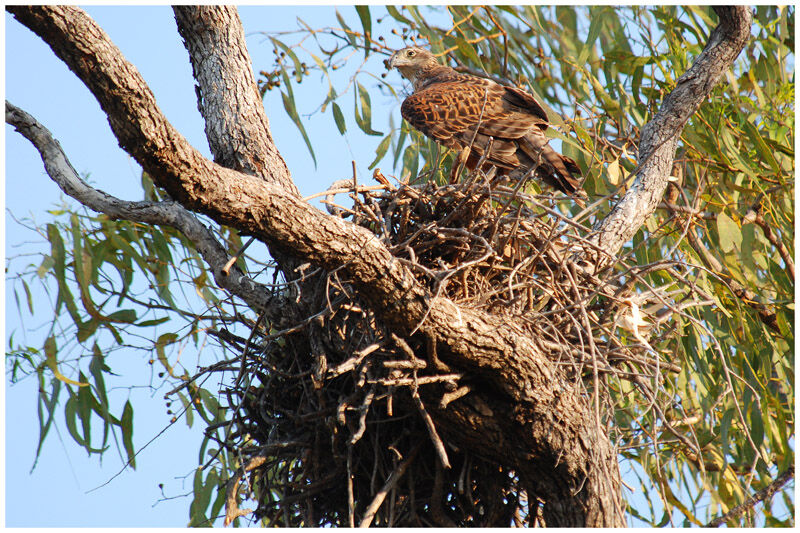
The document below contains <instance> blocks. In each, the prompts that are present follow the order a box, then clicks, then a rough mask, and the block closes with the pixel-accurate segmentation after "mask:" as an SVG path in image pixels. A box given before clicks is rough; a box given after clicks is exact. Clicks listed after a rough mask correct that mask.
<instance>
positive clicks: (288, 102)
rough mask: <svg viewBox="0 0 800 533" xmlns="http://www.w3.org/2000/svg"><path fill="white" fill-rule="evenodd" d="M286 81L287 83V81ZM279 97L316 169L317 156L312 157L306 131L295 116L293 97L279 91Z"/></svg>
mask: <svg viewBox="0 0 800 533" xmlns="http://www.w3.org/2000/svg"><path fill="white" fill-rule="evenodd" d="M286 81H287V82H288V79H287V80H286ZM287 86H288V83H287ZM290 92H291V91H290ZM281 96H282V97H283V108H284V109H285V110H286V113H287V114H288V115H289V118H291V119H292V122H294V125H295V126H297V129H298V130H300V135H302V136H303V140H304V141H305V143H306V147H307V148H308V151H309V153H310V154H311V159H313V160H314V166H315V167H316V166H317V156H316V155H314V147H313V146H312V145H311V140H309V138H308V134H307V133H306V129H305V128H304V127H303V123H302V122H301V121H300V116H299V115H298V114H297V109H296V108H295V106H294V97H293V96H290V94H286V93H285V92H283V91H281Z"/></svg>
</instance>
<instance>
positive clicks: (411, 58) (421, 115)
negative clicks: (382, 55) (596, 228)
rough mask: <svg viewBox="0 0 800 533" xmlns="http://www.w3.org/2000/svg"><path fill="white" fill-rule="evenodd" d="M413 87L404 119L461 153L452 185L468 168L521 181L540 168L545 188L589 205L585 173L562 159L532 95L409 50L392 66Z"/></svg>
mask: <svg viewBox="0 0 800 533" xmlns="http://www.w3.org/2000/svg"><path fill="white" fill-rule="evenodd" d="M386 66H387V68H389V69H391V68H397V70H399V71H400V74H402V75H403V77H404V78H406V79H407V80H409V81H410V82H411V85H413V87H414V93H413V94H412V95H411V96H409V97H408V98H406V99H405V101H404V102H403V105H402V107H401V113H402V115H403V118H404V119H406V120H407V121H408V122H409V124H411V125H412V126H413V127H414V128H416V129H417V130H419V131H420V132H422V133H423V134H425V135H427V136H428V137H430V138H432V139H434V140H435V141H436V142H438V143H440V144H442V145H444V146H446V147H448V148H453V149H455V150H458V151H459V157H458V161H457V162H456V163H455V164H454V165H453V174H452V175H451V181H454V180H455V179H456V178H457V176H458V172H459V171H460V169H461V167H462V166H463V165H464V164H466V166H467V168H469V169H470V170H472V169H474V168H475V167H476V166H477V165H478V163H479V161H480V159H481V157H482V156H483V155H484V152H486V151H487V147H488V148H489V150H488V152H489V153H488V154H486V159H485V162H484V164H483V166H484V167H485V168H488V167H491V166H492V165H494V166H496V167H497V169H498V171H499V173H500V174H505V175H509V176H512V177H517V178H521V177H523V176H524V175H525V174H527V173H528V172H529V170H530V169H531V168H533V167H535V171H534V172H535V175H537V176H538V177H539V178H541V179H542V180H543V181H544V182H545V183H547V184H548V185H550V186H551V187H554V188H556V189H558V190H559V191H562V192H564V193H566V194H568V195H570V196H572V198H573V199H574V200H575V201H576V202H577V203H578V204H580V205H584V198H586V193H585V192H584V191H583V189H581V171H580V168H578V165H576V164H575V161H573V160H572V159H570V158H569V157H566V156H563V155H561V154H559V153H557V152H556V151H555V150H553V148H552V147H551V146H550V145H549V144H548V139H547V137H546V136H545V134H544V132H545V131H546V130H547V127H548V126H549V123H548V118H547V113H546V112H545V110H544V109H542V106H540V105H539V103H538V102H537V101H536V99H535V98H534V97H533V96H532V95H531V94H529V93H527V92H525V91H523V90H522V89H518V88H516V87H508V86H504V85H500V84H499V83H497V82H495V81H493V80H490V79H486V78H479V77H477V76H470V75H468V74H461V73H459V72H456V71H455V70H454V69H452V68H450V67H447V66H444V65H441V64H440V63H439V62H438V61H437V60H436V57H435V56H434V55H433V54H432V53H430V52H429V51H428V50H425V49H422V48H417V47H413V46H412V47H408V48H403V49H402V50H398V51H397V52H395V53H394V54H392V57H391V58H390V59H389V60H388V61H387V62H386Z"/></svg>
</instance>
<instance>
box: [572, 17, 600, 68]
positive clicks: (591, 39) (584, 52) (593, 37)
mask: <svg viewBox="0 0 800 533" xmlns="http://www.w3.org/2000/svg"><path fill="white" fill-rule="evenodd" d="M605 10H606V8H599V9H592V10H591V15H592V17H591V18H592V20H591V22H590V23H589V34H588V35H587V36H586V42H585V43H584V44H583V47H582V48H581V52H580V54H578V58H577V59H576V60H575V62H576V63H577V64H578V65H583V64H584V63H586V60H587V59H588V58H589V54H590V53H591V51H592V48H594V43H595V42H596V41H597V38H598V37H599V36H600V30H601V29H602V24H603V15H604V13H605Z"/></svg>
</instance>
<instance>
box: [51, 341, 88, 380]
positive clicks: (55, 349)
mask: <svg viewBox="0 0 800 533" xmlns="http://www.w3.org/2000/svg"><path fill="white" fill-rule="evenodd" d="M44 353H45V357H46V360H45V363H46V364H47V367H48V368H49V369H50V372H52V373H53V375H54V376H55V377H56V379H58V380H60V381H63V382H64V383H67V384H68V385H75V386H76V387H88V386H89V384H88V383H81V382H79V381H75V380H73V379H69V378H68V377H66V376H65V375H64V374H62V373H61V371H60V370H59V369H58V359H57V358H56V355H57V354H58V347H57V346H56V338H55V336H54V335H50V336H49V337H47V340H45V341H44Z"/></svg>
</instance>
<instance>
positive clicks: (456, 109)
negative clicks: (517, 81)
mask: <svg viewBox="0 0 800 533" xmlns="http://www.w3.org/2000/svg"><path fill="white" fill-rule="evenodd" d="M401 112H402V115H403V118H405V119H406V120H407V121H408V122H409V123H410V124H411V125H412V126H413V127H415V128H416V129H418V130H419V131H421V132H422V133H424V134H425V135H427V136H429V137H431V138H433V139H435V140H437V141H439V142H441V143H442V144H445V145H447V146H451V147H455V146H457V145H460V146H463V145H465V144H469V142H470V141H471V139H472V135H473V134H474V133H475V131H476V129H477V132H478V135H480V136H482V137H493V138H494V139H495V140H498V141H499V140H506V141H509V140H514V139H519V138H520V137H523V136H524V135H526V134H527V133H528V132H530V131H531V129H533V128H537V129H539V130H542V131H543V130H545V129H547V115H546V113H545V112H544V110H543V109H542V108H541V106H539V104H538V103H537V102H536V100H535V99H534V98H533V97H532V96H531V95H529V94H527V93H525V92H524V91H522V90H520V89H515V88H513V87H504V86H502V85H499V84H497V83H495V82H493V81H491V80H483V79H480V78H472V77H465V78H461V79H457V80H452V81H442V82H437V83H432V84H430V85H428V86H426V87H425V88H423V89H422V90H419V91H417V92H415V93H414V94H412V95H411V96H409V97H408V98H406V100H405V101H404V102H403V105H402V107H401Z"/></svg>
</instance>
